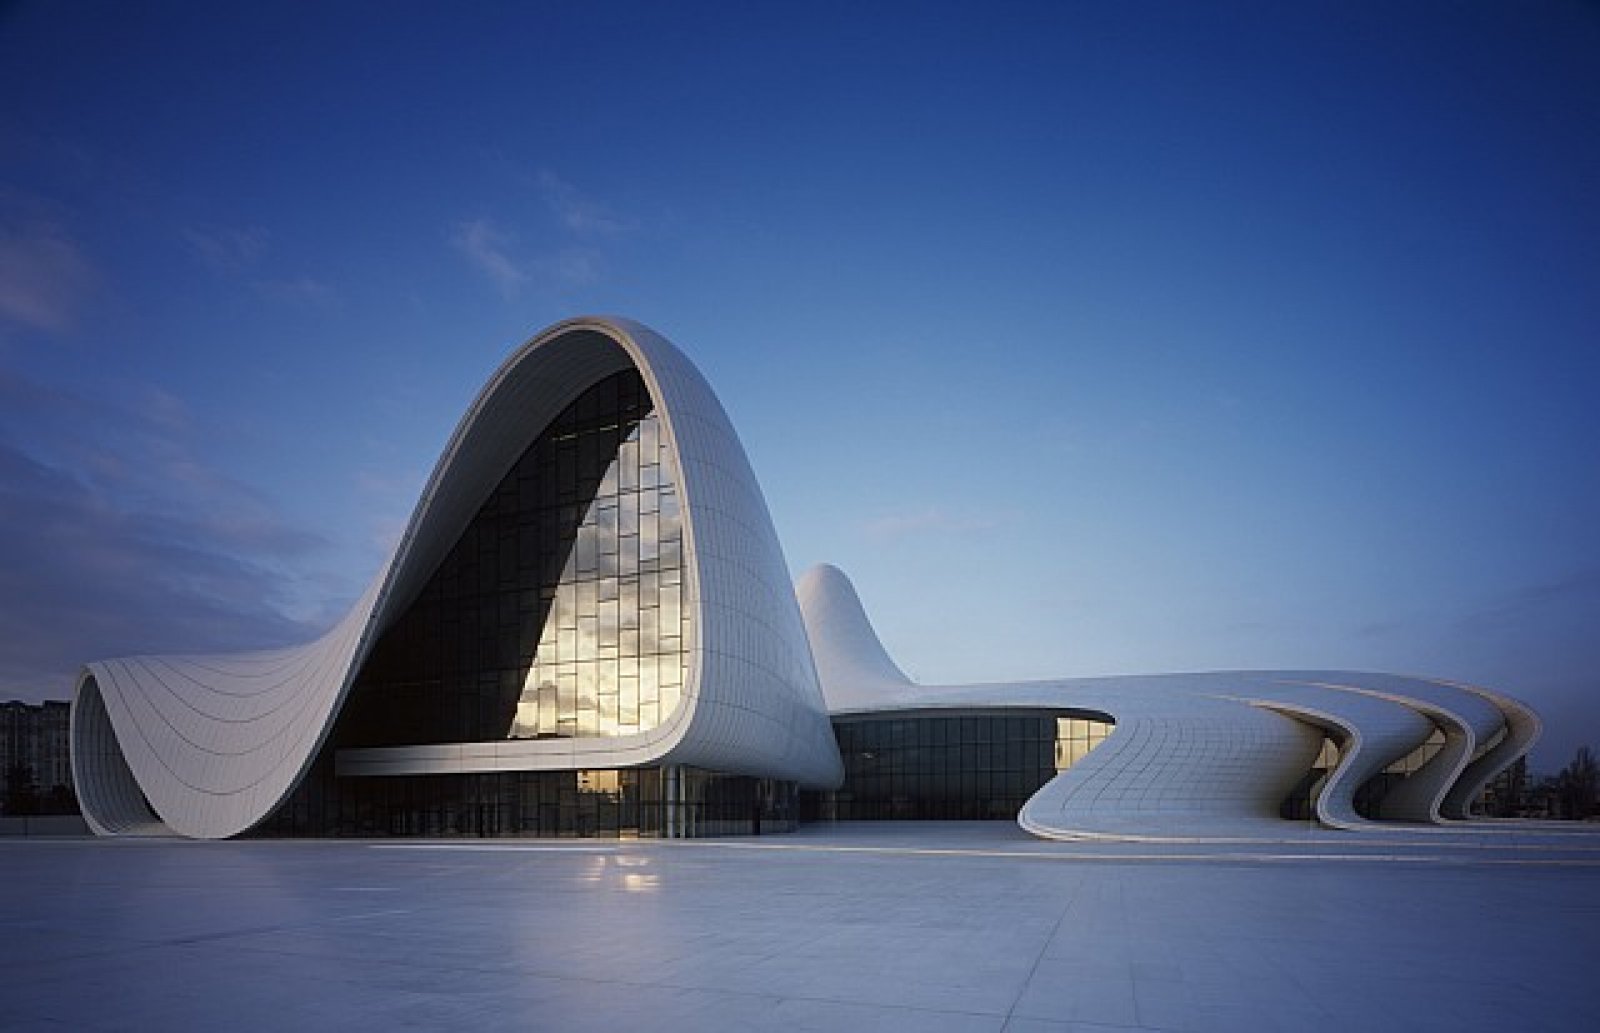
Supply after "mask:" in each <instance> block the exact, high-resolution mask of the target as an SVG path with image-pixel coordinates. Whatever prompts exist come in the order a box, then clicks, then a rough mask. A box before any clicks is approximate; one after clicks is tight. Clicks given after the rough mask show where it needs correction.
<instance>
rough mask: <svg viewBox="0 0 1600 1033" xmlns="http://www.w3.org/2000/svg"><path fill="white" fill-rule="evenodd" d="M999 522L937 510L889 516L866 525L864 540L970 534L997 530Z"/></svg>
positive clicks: (913, 511)
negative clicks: (867, 538)
mask: <svg viewBox="0 0 1600 1033" xmlns="http://www.w3.org/2000/svg"><path fill="white" fill-rule="evenodd" d="M999 524H1000V522H999V521H998V520H996V519H994V518H992V517H975V516H968V515H962V514H958V513H951V512H948V511H947V510H944V509H942V508H940V507H938V506H929V507H927V508H925V509H919V510H911V511H908V512H903V513H889V514H885V515H883V516H879V517H875V518H873V519H871V520H869V521H867V523H866V525H865V527H864V530H865V531H866V534H867V537H869V538H873V539H876V540H879V541H899V540H901V539H904V538H911V537H915V536H920V535H941V534H970V533H972V532H976V531H988V530H992V529H993V528H995V527H998V526H999Z"/></svg>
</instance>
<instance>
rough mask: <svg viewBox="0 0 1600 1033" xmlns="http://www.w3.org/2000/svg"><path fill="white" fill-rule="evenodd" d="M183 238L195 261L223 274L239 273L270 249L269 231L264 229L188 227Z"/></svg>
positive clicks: (255, 227) (252, 227)
mask: <svg viewBox="0 0 1600 1033" xmlns="http://www.w3.org/2000/svg"><path fill="white" fill-rule="evenodd" d="M180 236H182V238H183V242H184V243H185V244H186V245H188V248H189V251H190V252H191V253H192V254H193V255H194V256H195V258H197V259H199V260H200V262H201V263H202V264H203V265H206V266H208V267H210V268H211V269H212V270H213V271H214V272H219V273H237V272H239V271H240V270H242V269H245V268H247V267H249V266H251V265H253V264H255V262H256V260H257V259H258V258H260V257H261V255H262V253H263V252H264V251H266V249H267V231H266V230H264V229H262V228H261V227H260V226H246V227H243V228H240V227H232V226H208V227H205V228H203V229H202V228H195V227H188V228H186V229H184V230H182V231H181V233H180Z"/></svg>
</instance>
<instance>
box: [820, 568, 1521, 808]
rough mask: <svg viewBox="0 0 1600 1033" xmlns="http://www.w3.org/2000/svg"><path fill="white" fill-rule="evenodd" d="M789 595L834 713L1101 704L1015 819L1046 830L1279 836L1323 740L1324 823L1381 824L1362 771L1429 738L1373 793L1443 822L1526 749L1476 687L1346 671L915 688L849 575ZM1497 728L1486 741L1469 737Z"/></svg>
mask: <svg viewBox="0 0 1600 1033" xmlns="http://www.w3.org/2000/svg"><path fill="white" fill-rule="evenodd" d="M797 591H798V595H799V598H800V601H801V607H802V610H803V612H804V614H805V619H806V628H807V631H808V633H809V635H810V637H811V646H812V649H813V651H814V652H815V654H816V657H817V669H818V671H819V672H820V673H821V675H822V687H823V692H824V694H825V695H826V697H827V700H828V704H829V706H830V708H831V709H832V710H833V712H835V713H839V714H861V713H871V712H873V711H883V710H929V709H940V708H947V709H965V708H985V709H992V708H995V707H1008V706H1014V707H1029V708H1034V707H1055V708H1060V709H1063V710H1080V711H1093V712H1098V713H1102V714H1105V715H1107V716H1109V717H1110V718H1112V719H1113V720H1114V721H1115V722H1116V727H1115V728H1114V729H1113V730H1112V731H1111V733H1110V735H1109V736H1107V738H1106V740H1105V742H1103V743H1102V744H1101V745H1100V746H1098V747H1096V748H1095V749H1094V750H1092V751H1091V752H1090V753H1089V754H1088V755H1087V756H1085V757H1084V758H1083V759H1082V760H1080V761H1079V762H1078V763H1077V764H1075V765H1073V766H1072V767H1071V768H1069V769H1068V770H1066V771H1064V772H1062V773H1061V774H1060V775H1058V776H1057V777H1055V778H1054V779H1051V780H1050V782H1048V783H1047V784H1046V785H1045V786H1044V787H1043V788H1041V789H1040V790H1039V791H1038V792H1037V793H1036V794H1034V796H1033V797H1032V798H1031V799H1029V800H1028V802H1027V803H1026V804H1025V805H1024V806H1023V808H1022V811H1021V813H1020V814H1019V816H1018V819H1017V820H1018V823H1019V824H1021V825H1022V827H1023V828H1025V829H1027V830H1028V831H1030V832H1033V833H1034V834H1036V835H1039V836H1045V837H1050V838H1078V837H1100V836H1103V837H1116V838H1126V839H1215V838H1219V837H1221V838H1228V837H1235V836H1248V837H1260V836H1282V835H1285V834H1286V832H1287V830H1289V829H1292V828H1293V827H1294V826H1293V823H1290V822H1286V821H1284V820H1283V819H1282V818H1281V817H1280V816H1279V813H1280V807H1281V805H1282V803H1283V801H1284V799H1285V798H1286V797H1287V796H1288V795H1289V794H1290V793H1291V792H1292V791H1293V790H1294V789H1295V787H1296V785H1297V784H1298V783H1299V782H1300V780H1301V779H1302V778H1303V777H1304V776H1305V775H1306V774H1307V772H1308V771H1309V770H1310V769H1311V766H1312V764H1313V762H1314V761H1315V760H1316V758H1317V755H1318V753H1319V752H1320V750H1321V747H1322V741H1323V737H1324V736H1325V735H1326V736H1329V737H1331V738H1333V739H1334V740H1335V741H1336V742H1338V743H1339V744H1340V757H1339V762H1338V764H1337V765H1336V767H1335V768H1334V769H1333V770H1332V771H1331V772H1329V773H1328V775H1327V777H1326V778H1325V779H1324V780H1323V781H1322V783H1321V785H1320V786H1319V787H1318V789H1317V792H1316V793H1315V797H1314V804H1315V812H1316V815H1317V820H1318V822H1319V823H1320V824H1321V825H1322V826H1323V827H1327V828H1340V829H1348V830H1357V831H1359V830H1367V829H1372V828H1375V827H1383V826H1384V825H1385V824H1386V822H1382V821H1372V820H1369V819H1367V818H1364V817H1362V816H1361V814H1359V813H1358V812H1357V810H1356V806H1355V796H1356V791H1357V790H1358V789H1359V788H1360V787H1361V785H1362V784H1363V783H1365V782H1366V781H1367V780H1368V779H1370V778H1372V777H1374V776H1376V775H1378V774H1379V773H1381V772H1382V771H1383V770H1384V769H1385V768H1386V767H1388V766H1389V765H1391V764H1393V763H1394V762H1396V761H1398V760H1400V759H1401V758H1403V757H1405V756H1406V755H1407V754H1409V753H1411V752H1412V751H1413V750H1415V749H1417V748H1418V747H1420V746H1422V745H1423V744H1424V743H1426V742H1427V741H1428V738H1429V736H1431V735H1432V734H1433V733H1434V730H1435V729H1436V728H1438V729H1442V730H1443V731H1444V733H1445V744H1444V746H1443V748H1441V749H1440V750H1439V752H1438V753H1437V754H1436V755H1435V756H1434V758H1433V759H1432V760H1431V761H1429V762H1428V763H1427V764H1425V765H1423V766H1422V767H1421V768H1420V769H1418V770H1417V771H1416V772H1414V773H1412V774H1411V775H1409V776H1408V777H1406V778H1405V779H1404V780H1403V781H1401V782H1400V783H1398V784H1397V785H1396V786H1394V787H1393V788H1392V789H1391V790H1390V791H1389V793H1388V794H1387V795H1386V796H1385V798H1384V801H1383V804H1382V807H1381V810H1382V817H1383V818H1384V819H1396V820H1400V821H1404V822H1408V823H1419V824H1423V825H1427V826H1429V827H1433V828H1443V829H1454V828H1459V827H1460V826H1457V825H1454V824H1452V823H1450V822H1449V821H1448V819H1451V818H1464V817H1465V816H1466V807H1467V805H1468V804H1469V803H1470V802H1471V800H1472V798H1473V797H1474V796H1476V794H1477V793H1478V792H1479V791H1481V790H1482V788H1483V785H1484V784H1485V783H1487V781H1488V779H1489V778H1492V777H1493V776H1494V775H1495V774H1496V773H1498V772H1499V771H1501V770H1503V769H1504V768H1505V767H1506V766H1507V765H1509V764H1511V763H1512V762H1513V761H1514V760H1515V759H1516V757H1518V756H1521V755H1522V753H1524V752H1526V750H1527V748H1528V747H1529V746H1530V745H1531V744H1532V742H1533V739H1534V737H1536V735H1537V730H1538V724H1537V718H1535V717H1534V716H1533V715H1532V712H1531V711H1528V710H1527V708H1526V707H1523V706H1522V705H1521V704H1519V703H1516V702H1515V701H1513V700H1509V699H1506V698H1505V697H1502V696H1497V695H1495V694H1493V693H1489V692H1487V691H1486V690H1483V689H1479V688H1475V687H1470V686H1460V685H1454V684H1451V683H1448V682H1441V681H1436V680H1431V679H1423V678H1410V677H1402V676H1399V675H1390V674H1369V673H1360V672H1348V671H1215V672H1207V673H1203V674H1164V675H1143V676H1139V675H1126V676H1118V677H1108V678H1072V679H1063V680H1059V681H1034V682H1017V683H1002V684H988V685H928V686H923V685H917V684H914V683H912V682H911V681H910V680H909V679H908V678H906V677H905V675H904V674H903V673H902V672H901V671H900V669H899V667H897V666H896V665H895V664H894V661H893V660H891V659H890V658H889V655H888V653H887V651H885V650H884V648H883V645H882V643H881V642H879V640H878V637H877V634H876V633H875V632H874V631H873V629H872V626H871V624H870V622H869V621H868V619H867V615H866V612H865V610H864V609H863V607H862V606H861V601H860V599H859V597H858V596H857V595H856V592H855V589H854V587H853V586H851V584H850V581H849V579H848V578H847V577H845V575H844V574H843V573H842V572H840V571H839V570H838V569H837V568H834V567H829V566H823V567H818V568H814V569H813V570H810V571H807V572H806V574H805V575H804V576H803V577H802V578H801V579H800V582H799V585H798V589H797ZM1502 729H1505V730H1506V732H1507V734H1506V735H1505V737H1504V738H1503V739H1502V740H1501V741H1500V742H1499V743H1498V745H1496V746H1494V747H1493V748H1492V749H1487V750H1484V749H1482V748H1481V747H1482V746H1483V745H1484V744H1487V743H1489V742H1490V741H1491V740H1493V738H1494V737H1495V736H1496V735H1497V734H1498V733H1500V732H1501V730H1502Z"/></svg>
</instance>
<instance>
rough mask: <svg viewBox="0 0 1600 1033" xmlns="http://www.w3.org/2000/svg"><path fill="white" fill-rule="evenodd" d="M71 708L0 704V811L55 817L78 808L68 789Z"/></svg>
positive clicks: (57, 704)
mask: <svg viewBox="0 0 1600 1033" xmlns="http://www.w3.org/2000/svg"><path fill="white" fill-rule="evenodd" d="M71 713H72V704H70V703H68V702H67V701H66V700H56V699H51V700H45V701H44V702H43V703H23V702H20V701H18V700H8V701H6V702H4V703H0V780H3V781H4V786H3V789H0V809H3V810H4V811H5V812H6V813H33V814H60V813H65V812H72V811H76V810H77V803H76V799H75V797H74V795H73V791H72V758H71V755H70V753H69V752H68V744H69V743H70V741H71V732H72V724H71Z"/></svg>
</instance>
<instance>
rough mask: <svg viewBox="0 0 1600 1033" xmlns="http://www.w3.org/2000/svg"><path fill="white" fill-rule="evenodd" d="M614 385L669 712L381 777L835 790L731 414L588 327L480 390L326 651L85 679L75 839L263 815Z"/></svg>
mask: <svg viewBox="0 0 1600 1033" xmlns="http://www.w3.org/2000/svg"><path fill="white" fill-rule="evenodd" d="M629 366H632V367H634V368H637V369H638V370H639V372H640V375H641V376H642V377H643V378H644V381H645V383H646V386H647V387H648V389H649V391H650V395H651V397H652V399H653V400H654V402H655V405H656V410H657V412H658V414H659V417H660V422H661V427H662V432H663V435H664V437H665V440H666V441H667V443H668V445H669V452H670V454H671V457H672V460H673V462H674V463H675V464H676V467H677V470H676V474H677V477H676V482H677V486H678V492H679V494H680V498H681V500H682V506H683V514H684V553H685V555H684V561H685V576H686V583H685V590H686V598H687V605H688V606H689V607H690V613H691V614H692V625H693V629H694V631H693V641H692V642H691V644H690V646H689V669H688V675H687V678H686V682H685V688H684V694H683V701H682V703H681V704H680V705H679V707H678V708H677V710H676V711H674V713H673V714H672V715H670V716H668V717H667V718H666V719H664V720H663V722H662V723H661V724H660V725H659V726H657V727H656V728H654V729H651V730H650V731H648V732H643V733H640V734H637V735H630V736H620V737H611V738H585V739H564V740H538V741H515V740H508V741H505V742H497V743H479V744H460V745H457V746H450V747H401V748H399V750H398V751H395V752H390V753H388V754H387V761H388V762H389V763H391V764H395V765H399V768H397V769H405V770H429V771H481V770H510V769H541V768H542V769H553V768H571V767H591V768H606V767H626V766H633V765H640V764H651V763H666V764H692V765H696V766H700V767H705V768H710V769H713V770H718V771H723V772H728V773H733V774H748V775H757V776H764V777H774V778H784V779H793V780H796V781H799V782H801V783H802V784H806V785H813V786H830V785H834V784H836V783H837V782H838V780H839V779H840V777H841V776H842V768H841V765H840V762H839V756H838V750H837V747H836V746H835V744H834V739H833V733H832V730H831V728H830V726H829V723H828V718H827V714H826V710H825V707H824V704H823V701H822V695H821V690H820V688H819V686H818V682H817V677H816V672H815V670H814V668H813V667H812V663H811V655H810V652H809V649H808V648H807V645H806V639H805V632H804V628H803V626H802V624H801V619H800V613H799V608H798V605H797V603H796V601H795V598H794V594H793V592H792V590H791V589H790V587H789V579H788V572H787V567H786V565H785V563H784V559H783V554H782V550H781V549H780V547H779V545H778V541H777V536H776V535H775V533H774V532H773V530H772V522H771V518H770V516H769V515H768V512H767V508H766V503H765V501H764V500H763V498H762V496H761V492H760V489H759V488H758V487H757V485H756V480H755V476H754V474H753V473H752V471H751V469H750V465H749V461H748V460H747V459H746V457H745V455H744V450H743V448H742V447H741V446H740V444H739V441H738V438H737V437H736V436H735V434H734V432H733V428H732V426H731V425H730V423H729V421H728V418H727V414H726V413H725V412H724V410H723V409H722V406H721V404H720V403H719V402H718V401H717V399H716V396H715V395H714V394H713V393H712V391H711V389H710V387H709V386H708V385H707V384H706V382H705V380H704V379H703V378H702V377H701V376H700V374H699V372H698V371H697V370H696V369H695V368H694V366H693V365H692V364H691V363H690V362H689V361H688V359H687V358H685V357H684V356H683V354H682V353H681V352H679V351H678V350H677V349H676V348H675V347H673V346H672V345H671V344H670V343H669V342H667V341H666V339H664V338H662V337H661V336H660V335H658V334H656V333H654V332H653V331H651V330H649V329H647V328H645V327H643V326H641V325H639V324H637V323H633V322H630V321H628V320H623V319H615V318H602V317H595V318H584V319H575V320H569V321H567V322H564V323H561V324H558V325H557V326H554V327H552V328H550V329H549V330H546V331H545V332H543V333H541V334H539V335H538V336H536V337H535V338H533V339H532V340H531V341H529V342H528V343H527V344H525V345H524V346H523V347H522V348H520V349H518V350H517V352H516V353H515V354H513V355H512V356H511V357H510V358H509V359H508V360H507V361H506V362H505V363H504V364H503V365H502V366H501V367H500V369H499V370H498V371H496V373H495V374H494V376H493V377H492V378H491V379H490V381H489V383H488V384H487V385H486V386H485V387H484V388H483V390H482V391H481V392H480V393H479V395H478V397H477V399H476V400H475V401H474V402H473V404H472V406H471V407H470V408H469V409H468V411H467V413H466V415H465V416H464V417H463V418H462V420H461V422H460V424H459V425H458V426H457V428H456V431H455V433H454V434H453V435H452V437H451V440H450V442H449V444H448V445H447V446H446V448H445V451H444V454H443V455H442V456H441V457H440V459H439V462H438V464H437V466H436V467H435V468H434V471H433V474H432V476H431V477H430V478H429V481H428V485H427V487H426V489H425V490H424V492H423V495H422V498H421V500H420V501H419V502H418V504H417V508H416V510H415V512H414V513H413V515H412V517H411V520H410V522H409V524H408V526H407V528H406V531H405V533H404V535H403V536H402V537H401V540H400V542H399V544H398V545H397V547H396V549H395V552H394V554H393V556H392V557H391V558H390V560H389V561H388V562H387V563H386V564H385V565H384V568H383V570H382V571H380V573H379V575H378V577H377V578H375V579H374V581H373V583H372V586H371V587H370V588H369V589H368V591H367V593H366V594H365V595H364V596H363V597H362V599H361V600H360V602H358V603H357V604H356V606H355V607H354V608H352V610H351V611H350V613H349V615H348V616H346V617H345V619H344V620H343V621H341V622H340V624H339V625H338V626H336V627H335V628H334V629H333V630H332V631H330V632H329V633H328V634H327V635H325V636H323V637H322V638H321V639H319V640H317V641H316V642H313V643H310V644H308V645H306V646H303V647H300V648H297V649H288V650H279V651H274V652H265V653H254V654H244V655H236V656H222V657H131V658H127V659H122V660H111V661H102V662H98V663H93V664H90V665H89V666H88V668H87V669H86V672H85V675H84V677H82V678H80V681H79V690H78V692H77V694H76V697H75V699H74V704H73V753H74V765H75V774H76V775H77V777H78V778H79V779H80V782H81V784H85V785H88V786H91V787H92V788H91V789H90V791H89V793H88V794H86V795H85V797H84V810H85V812H86V816H87V817H88V820H89V821H90V823H91V826H92V827H94V828H95V829H96V831H99V832H102V833H108V834H110V833H117V832H122V831H129V830H132V829H135V828H151V827H155V826H152V825H151V824H150V823H148V822H146V821H145V820H144V815H143V814H141V813H140V811H139V809H138V807H136V806H135V802H136V797H137V794H138V793H139V792H142V794H143V797H144V798H145V799H147V800H148V801H149V803H150V805H151V806H153V807H154V809H155V811H156V812H157V815H158V816H159V819H160V821H161V822H163V823H165V826H166V827H168V828H170V829H172V830H173V831H176V832H179V833H181V834H184V835H189V836H197V837H206V838H216V837H224V836H231V835H236V834H238V833H239V832H242V831H245V830H246V829H248V828H250V827H251V826H252V825H254V824H256V823H258V822H260V821H261V820H263V819H264V818H265V817H267V816H268V815H269V814H271V813H272V811H273V810H274V809H275V808H276V807H277V806H278V804H280V803H281V802H282V801H283V800H284V799H285V798H286V797H287V796H288V794H289V793H290V792H291V791H292V790H293V788H294V787H295V785H296V784H297V783H298V782H299V780H300V778H301V777H302V776H303V775H304V773H305V771H306V769H307V768H308V766H309V765H310V763H311V761H312V759H313V758H314V757H315V756H316V753H317V751H318V749H319V748H320V747H321V745H322V743H323V741H324V740H325V739H326V737H327V735H328V733H329V731H330V729H331V728H332V725H333V722H334V720H335V719H336V717H337V714H338V709H339V707H340V705H341V704H342V702H343V700H344V698H345V696H346V694H347V693H348V691H349V688H350V686H351V684H352V683H353V681H354V679H355V676H356V674H357V672H358V671H359V669H360V667H361V664H362V662H363V661H364V660H365V659H366V656H367V654H368V651H369V650H370V649H371V647H372V646H373V644H374V643H375V642H376V641H377V639H378V637H379V636H380V635H381V634H382V633H383V631H384V630H386V629H387V628H388V626H389V625H390V624H391V623H392V622H393V621H394V620H395V619H396V618H398V617H399V616H400V615H401V614H402V613H404V611H405V609H406V607H407V606H408V605H409V604H410V603H411V601H412V600H413V599H414V598H415V597H416V595H417V593H418V592H419V591H420V590H421V589H422V587H423V586H424V585H425V584H426V582H427V580H428V578H429V577H430V576H431V574H432V572H433V571H434V569H435V568H436V567H437V566H438V564H439V562H440V561H441V560H442V559H443V558H444V556H445V555H446V553H448V551H449V550H450V548H451V547H452V546H453V545H454V543H455V542H456V540H457V539H458V538H459V537H460V535H461V533H462V531H463V529H464V528H465V527H466V526H467V524H468V523H469V522H470V520H471V519H472V516H473V515H474V514H475V513H476V512H477V509H478V507H479V506H480V505H481V503H482V501H483V500H484V498H485V497H486V496H487V495H488V493H489V492H490V491H491V490H492V489H493V488H494V486H495V485H496V484H498V483H499V481H500V480H501V478H502V477H504V475H505V473H506V471H507V470H509V469H510V468H511V466H512V464H514V463H515V462H516V460H517V458H518V457H519V456H520V455H521V454H522V452H523V451H524V450H526V448H527V447H528V445H529V444H531V443H532V442H533V440H534V439H535V438H536V437H537V436H538V434H539V433H540V432H541V431H542V430H543V429H544V427H545V426H546V425H548V423H549V422H550V421H551V420H552V419H553V418H554V417H555V416H556V415H557V414H558V413H560V412H561V410H562V409H563V408H565V407H566V405H567V404H569V403H570V402H571V401H572V400H573V399H574V398H576V397H577V396H578V395H579V394H580V393H582V392H583V391H584V390H585V389H587V388H588V387H589V386H590V385H592V384H593V383H595V382H596V381H598V380H600V379H602V378H603V377H606V376H608V375H610V374H612V373H615V372H618V371H620V370H623V369H626V368H628V367H629ZM408 751H409V752H408ZM430 751H431V752H430ZM384 761H385V757H384V756H382V755H380V756H377V757H375V758H373V760H372V762H373V763H375V764H382V763H383V762H384ZM418 764H421V767H420V768H419V767H418V766H417V765H418ZM119 765H120V766H119ZM124 767H125V769H126V773H125V774H124V770H123V769H124ZM139 806H142V804H140V805H139Z"/></svg>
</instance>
